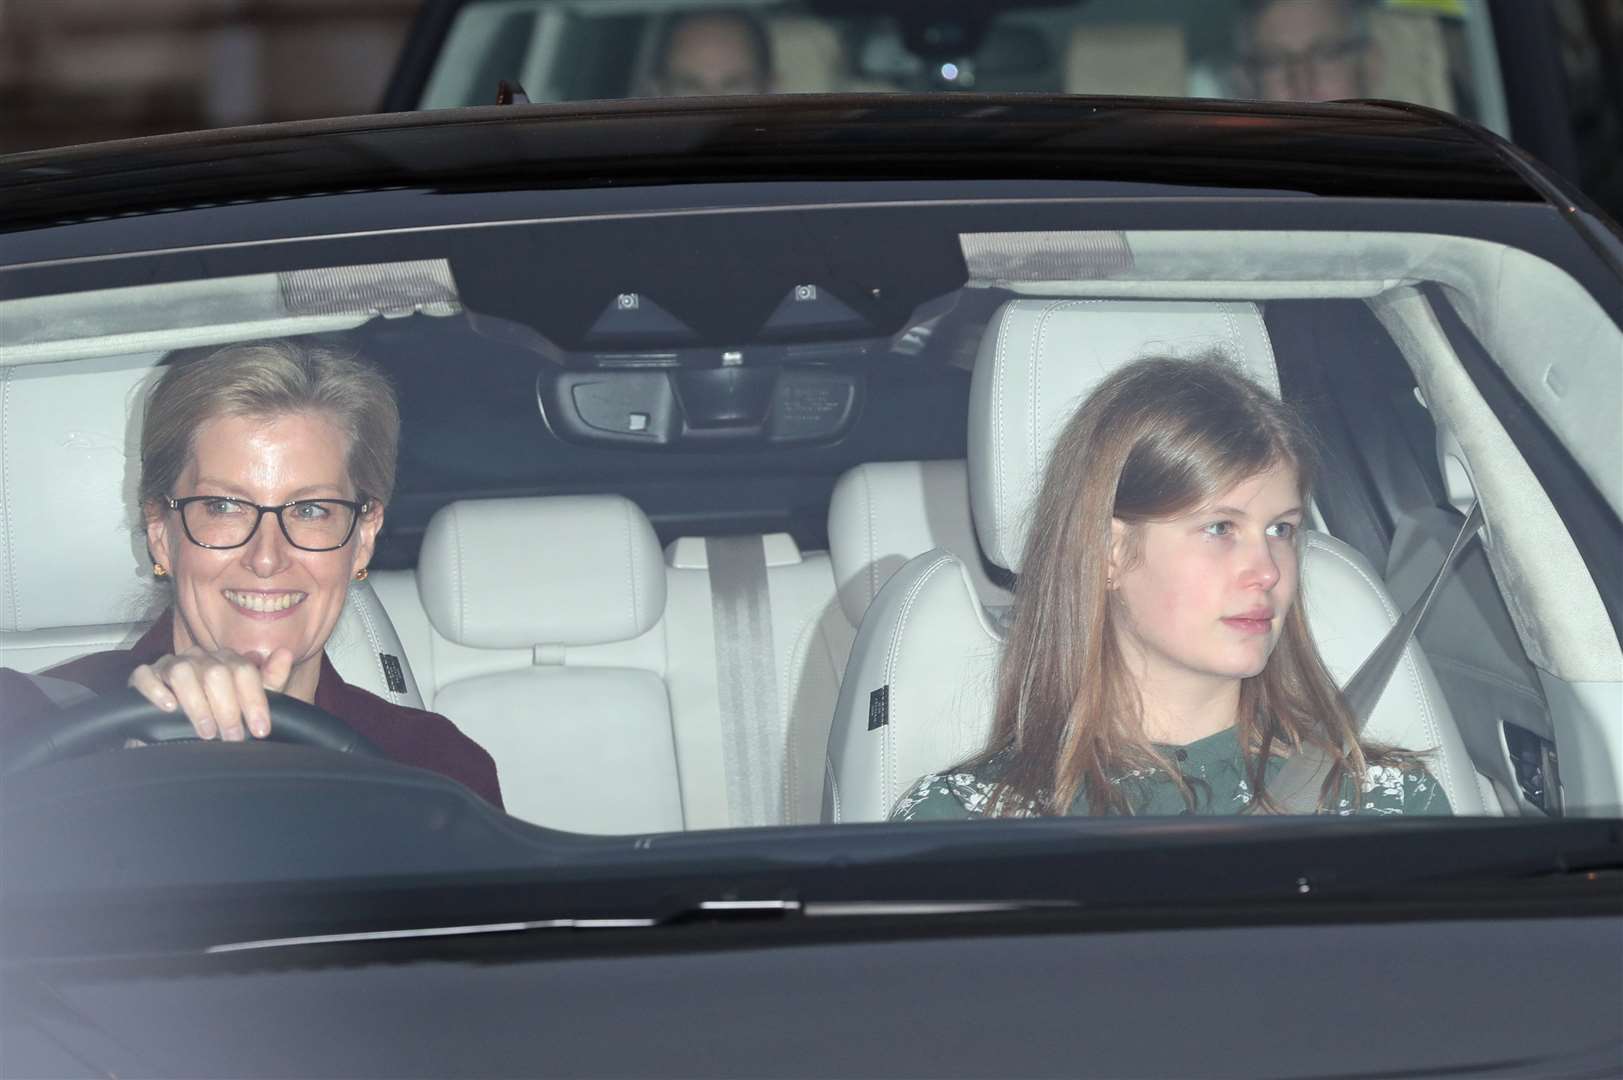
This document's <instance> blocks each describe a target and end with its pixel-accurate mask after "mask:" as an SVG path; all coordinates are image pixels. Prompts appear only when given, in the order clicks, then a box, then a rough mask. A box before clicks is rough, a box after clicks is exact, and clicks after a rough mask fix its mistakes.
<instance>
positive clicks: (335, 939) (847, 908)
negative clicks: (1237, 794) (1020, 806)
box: [203, 899, 1081, 954]
mask: <svg viewBox="0 0 1623 1080" xmlns="http://www.w3.org/2000/svg"><path fill="white" fill-rule="evenodd" d="M1079 907H1081V904H1079V903H1077V902H1076V901H1070V900H948V901H920V900H813V901H806V902H802V901H799V900H732V899H730V900H701V901H700V902H698V903H697V904H693V905H692V906H689V907H683V908H678V909H677V910H675V911H672V912H670V913H668V914H666V915H663V916H661V917H658V918H654V917H630V918H627V917H604V918H598V917H592V918H562V919H529V920H518V921H511V922H491V923H473V924H468V925H461V926H423V927H411V928H407V929H399V930H355V931H350V932H347V933H341V934H300V935H297V936H294V937H279V938H262V939H259V940H255V941H233V942H227V943H226V944H223V945H210V946H209V947H208V948H206V949H204V950H203V951H204V952H205V953H210V954H218V953H236V952H253V951H256V950H261V949H287V948H295V947H298V946H304V945H350V944H358V943H365V942H373V941H401V940H411V939H416V938H456V937H474V936H478V935H482V934H516V933H531V932H535V931H542V930H642V929H652V928H656V927H664V926H681V925H688V924H693V923H718V922H722V923H725V922H758V921H763V920H774V919H786V918H791V917H801V918H808V919H839V918H894V917H911V918H930V917H938V916H947V915H993V914H1001V913H1007V912H1017V911H1038V910H1067V909H1072V908H1079Z"/></svg>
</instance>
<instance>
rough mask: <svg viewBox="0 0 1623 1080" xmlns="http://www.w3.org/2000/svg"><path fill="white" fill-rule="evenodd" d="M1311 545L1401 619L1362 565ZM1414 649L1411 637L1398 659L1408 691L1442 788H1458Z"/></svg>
mask: <svg viewBox="0 0 1623 1080" xmlns="http://www.w3.org/2000/svg"><path fill="white" fill-rule="evenodd" d="M1308 544H1309V545H1311V546H1312V547H1314V548H1317V549H1318V550H1319V551H1322V552H1324V553H1326V554H1328V555H1333V556H1335V557H1336V558H1337V559H1340V560H1341V562H1342V563H1344V564H1345V565H1346V566H1347V567H1348V568H1349V569H1351V570H1352V571H1353V573H1355V574H1357V575H1358V576H1359V577H1360V578H1362V579H1363V580H1364V583H1365V584H1367V585H1368V586H1369V587H1370V589H1371V590H1372V591H1373V592H1374V594H1375V597H1376V599H1377V600H1379V601H1380V602H1381V609H1382V611H1384V612H1385V613H1386V616H1387V618H1389V619H1391V620H1393V622H1396V621H1397V620H1398V619H1399V618H1401V612H1399V611H1398V610H1397V608H1396V606H1395V605H1393V604H1392V602H1391V601H1390V600H1388V599H1387V596H1386V590H1385V589H1384V588H1382V587H1381V586H1380V585H1379V584H1378V583H1377V582H1376V581H1375V579H1374V578H1372V577H1370V576H1369V575H1368V574H1366V573H1364V569H1363V567H1361V566H1359V565H1358V564H1357V563H1355V562H1353V561H1352V560H1351V559H1350V558H1348V557H1347V556H1346V555H1345V554H1343V553H1342V552H1340V551H1337V550H1336V549H1335V548H1333V547H1330V546H1329V545H1328V544H1325V543H1324V542H1322V541H1320V540H1317V539H1316V538H1315V537H1312V536H1309V537H1308ZM1414 648H1415V644H1414V639H1413V638H1411V639H1410V640H1409V644H1408V645H1407V646H1406V647H1405V648H1404V650H1403V655H1402V656H1401V657H1400V658H1399V661H1398V662H1399V664H1400V665H1401V666H1402V667H1403V669H1404V672H1405V674H1406V675H1407V676H1408V680H1409V691H1410V693H1411V694H1413V696H1414V700H1415V704H1416V705H1417V706H1419V712H1420V718H1421V722H1422V727H1423V728H1424V729H1425V731H1426V734H1427V737H1428V740H1429V741H1430V742H1431V744H1432V745H1433V746H1435V747H1436V748H1437V749H1438V750H1439V753H1438V755H1437V761H1438V763H1439V765H1440V767H1441V770H1442V772H1443V774H1444V775H1443V776H1442V777H1441V780H1442V783H1443V790H1444V791H1445V792H1448V791H1457V790H1458V786H1457V785H1456V784H1455V783H1454V774H1453V771H1452V770H1451V769H1450V768H1449V764H1448V758H1447V756H1446V755H1444V754H1442V753H1441V752H1440V751H1441V750H1442V746H1443V732H1442V725H1441V724H1440V723H1439V722H1438V721H1437V718H1436V716H1435V715H1434V713H1433V711H1432V708H1431V703H1430V702H1429V701H1427V700H1426V692H1425V686H1424V684H1423V683H1422V682H1421V679H1420V668H1419V665H1418V664H1417V663H1416V662H1415V659H1414V652H1413V650H1414ZM1389 685H1390V684H1389ZM1383 693H1384V690H1383ZM1376 700H1377V702H1378V701H1379V700H1380V699H1379V698H1377V699H1376Z"/></svg>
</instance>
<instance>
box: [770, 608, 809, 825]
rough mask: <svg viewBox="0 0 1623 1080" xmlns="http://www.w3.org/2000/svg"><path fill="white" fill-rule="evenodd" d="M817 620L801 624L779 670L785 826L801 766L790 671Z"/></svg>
mask: <svg viewBox="0 0 1623 1080" xmlns="http://www.w3.org/2000/svg"><path fill="white" fill-rule="evenodd" d="M817 620H818V616H817V615H816V614H812V615H810V616H808V617H807V618H806V620H805V622H803V623H802V624H801V627H800V632H799V633H797V634H796V635H795V643H794V644H793V645H792V646H790V648H789V653H788V655H787V656H785V657H784V658H783V665H782V667H781V668H779V670H778V687H779V689H781V690H782V691H783V693H781V694H780V695H779V698H780V699H781V700H782V701H783V702H784V703H785V704H784V707H783V716H782V717H781V718H780V726H781V727H782V729H783V748H784V764H785V768H784V773H783V777H782V783H781V784H779V792H778V794H779V795H781V796H782V798H783V820H784V824H788V822H789V806H790V800H791V799H793V798H794V796H795V795H796V794H798V792H797V790H796V787H795V783H794V778H795V777H796V776H797V775H798V770H797V769H796V768H795V766H796V765H797V764H799V758H798V757H797V756H796V754H795V741H794V740H793V739H791V738H790V737H789V730H790V727H791V726H792V725H791V724H790V722H789V718H790V717H791V716H792V715H793V714H794V707H793V705H791V704H788V703H789V702H791V701H792V700H793V699H794V698H795V697H796V696H798V695H795V694H791V693H790V692H789V671H790V669H791V668H793V667H794V661H795V658H796V657H797V656H799V655H800V646H801V643H802V642H804V641H805V640H806V635H807V634H808V633H810V632H811V631H812V630H814V629H816V627H817Z"/></svg>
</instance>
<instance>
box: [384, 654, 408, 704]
mask: <svg viewBox="0 0 1623 1080" xmlns="http://www.w3.org/2000/svg"><path fill="white" fill-rule="evenodd" d="M378 660H379V661H380V662H382V664H383V681H384V682H385V683H387V684H388V686H389V690H390V692H392V693H396V694H404V693H405V692H406V673H405V671H403V670H402V669H401V667H400V657H398V656H390V655H389V654H388V653H386V652H380V653H378Z"/></svg>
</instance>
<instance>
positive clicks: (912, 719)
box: [824, 300, 1489, 821]
mask: <svg viewBox="0 0 1623 1080" xmlns="http://www.w3.org/2000/svg"><path fill="white" fill-rule="evenodd" d="M1212 350H1217V351H1220V352H1221V353H1223V354H1224V355H1226V356H1228V357H1229V358H1230V359H1231V360H1233V361H1234V362H1236V363H1239V364H1241V365H1243V366H1244V367H1245V368H1246V369H1247V370H1248V371H1249V372H1250V373H1251V374H1252V375H1253V377H1255V378H1256V379H1258V381H1260V382H1262V383H1263V384H1264V385H1265V386H1268V387H1269V388H1271V389H1273V390H1274V391H1275V392H1277V391H1278V376H1277V371H1276V368H1275V363H1274V357H1273V352H1272V347H1271V345H1270V342H1269V339H1268V335H1267V331H1266V328H1265V327H1264V325H1263V322H1262V318H1261V314H1260V312H1259V311H1258V310H1257V308H1256V306H1255V305H1254V304H1248V303H1206V302H1173V301H1128V300H1013V301H1010V302H1009V303H1007V304H1005V305H1004V306H1003V307H1002V308H1001V309H1000V310H999V312H998V314H997V316H996V317H995V318H994V320H993V322H992V323H991V325H990V326H989V328H988V331H987V333H986V335H985V337H984V338H983V340H982V344H981V349H980V352H979V355H978V357H977V360H976V366H975V372H974V378H973V382H972V387H971V394H970V414H969V415H970V419H969V424H970V430H969V486H970V500H971V507H972V513H973V518H974V523H975V528H976V533H977V535H978V537H979V540H980V546H981V550H982V551H984V552H985V554H986V556H987V558H988V559H989V560H990V561H991V562H993V563H994V564H996V565H999V566H1002V567H1004V568H1006V569H1008V570H1010V571H1012V572H1015V573H1018V571H1019V559H1020V553H1021V549H1022V547H1023V544H1024V540H1025V530H1026V521H1027V514H1028V511H1029V508H1030V504H1031V500H1032V498H1033V496H1034V495H1035V493H1036V490H1037V487H1038V485H1039V484H1040V481H1041V474H1042V470H1043V468H1044V466H1045V465H1046V461H1047V457H1048V454H1049V451H1050V449H1051V447H1052V445H1053V442H1054V439H1055V438H1056V436H1057V434H1058V430H1059V428H1060V427H1061V426H1062V425H1063V423H1064V422H1065V420H1066V419H1067V418H1068V417H1069V416H1070V415H1071V413H1072V412H1073V411H1074V409H1075V408H1076V407H1077V405H1078V404H1080V402H1081V401H1082V400H1083V399H1084V398H1086V396H1087V394H1088V393H1089V392H1090V391H1091V390H1092V388H1093V387H1094V386H1095V385H1097V384H1098V382H1099V381H1100V380H1101V379H1103V378H1104V377H1105V376H1106V375H1108V374H1109V373H1110V372H1112V371H1114V370H1115V369H1117V368H1118V367H1120V366H1122V365H1123V364H1126V363H1128V362H1130V361H1132V360H1134V359H1137V358H1139V357H1141V356H1146V355H1154V354H1162V355H1167V354H1170V355H1182V356H1194V355H1199V354H1203V353H1206V352H1209V351H1212ZM1305 545H1306V546H1305V550H1304V554H1303V570H1302V573H1303V585H1302V590H1303V596H1304V601H1305V604H1306V614H1307V617H1308V622H1309V625H1310V627H1311V629H1312V631H1313V635H1314V639H1315V641H1316V642H1317V644H1318V647H1319V650H1320V652H1321V654H1322V655H1323V657H1324V659H1325V662H1326V664H1327V666H1328V667H1329V669H1330V671H1331V672H1332V674H1333V675H1334V676H1335V677H1336V678H1337V679H1338V680H1340V681H1345V679H1346V678H1347V677H1348V676H1350V675H1351V674H1352V672H1353V671H1354V670H1355V669H1356V668H1357V666H1358V664H1359V663H1361V662H1362V661H1363V659H1364V657H1365V656H1366V655H1367V654H1368V653H1369V651H1370V650H1371V649H1373V647H1374V646H1375V644H1376V643H1377V642H1378V641H1379V640H1380V639H1381V637H1382V636H1383V635H1384V634H1385V633H1386V631H1387V629H1388V628H1389V627H1390V626H1391V625H1392V624H1393V623H1394V622H1395V621H1396V619H1397V617H1398V612H1397V609H1396V608H1395V606H1394V605H1393V604H1392V602H1391V600H1390V599H1389V598H1388V597H1387V595H1386V592H1385V590H1384V588H1383V586H1382V585H1381V584H1380V579H1379V577H1378V576H1377V575H1375V574H1374V573H1373V572H1372V571H1371V570H1370V569H1369V567H1368V566H1366V565H1365V564H1364V562H1363V560H1362V558H1361V557H1360V556H1359V555H1357V553H1356V552H1354V551H1353V550H1352V549H1350V548H1349V547H1348V546H1347V545H1345V544H1342V543H1340V542H1339V541H1336V540H1334V539H1333V538H1331V537H1328V536H1323V535H1320V534H1309V535H1308V537H1307V538H1306V540H1305ZM1001 647H1002V632H1001V628H1000V626H999V625H998V621H997V620H996V619H995V618H994V617H993V616H992V615H991V614H990V613H989V612H988V611H987V609H986V608H985V607H984V605H983V604H982V602H981V597H980V595H979V591H978V588H977V586H976V583H975V581H974V579H973V576H972V575H971V573H970V572H969V570H968V568H967V567H966V566H965V565H964V560H963V559H962V558H961V557H960V556H959V555H958V554H955V553H954V552H951V551H948V550H944V549H937V550H934V551H930V552H927V553H926V554H924V555H921V556H919V557H918V558H915V559H913V560H911V561H909V562H908V563H907V564H906V565H904V566H903V567H902V569H901V570H899V571H898V572H897V573H896V574H895V575H894V576H893V577H891V578H890V579H889V581H888V582H886V583H885V585H884V586H883V587H882V588H881V589H880V591H879V595H878V596H877V597H876V598H875V599H874V601H873V603H872V604H871V605H870V606H869V608H868V611H867V613H866V615H865V617H864V618H863V621H862V626H861V628H860V630H859V632H858V635H857V639H856V642H855V644H854V645H853V647H852V650H851V658H850V662H849V663H848V665H847V668H846V672H845V677H844V680H843V683H842V685H841V690H840V698H839V704H838V706H837V709H836V713H835V718H834V725H833V729H832V731H831V733H830V739H829V762H828V773H829V776H828V784H827V788H826V791H825V803H824V817H825V820H832V821H873V820H880V819H883V818H884V817H885V816H886V815H887V814H888V813H889V811H890V809H891V807H892V806H893V805H894V803H895V801H896V799H897V798H898V797H899V796H900V794H901V793H902V791H903V790H904V789H905V788H906V787H907V786H908V785H909V784H911V783H912V782H913V781H914V780H916V779H917V778H918V777H919V776H921V775H923V774H925V773H930V772H937V771H940V770H942V769H945V768H948V767H950V766H952V765H953V764H955V763H957V762H959V761H962V760H964V759H965V758H967V757H969V756H970V755H972V754H974V753H976V752H978V751H979V750H981V749H982V748H984V746H985V745H986V740H987V738H988V736H989V734H990V728H991V719H992V709H993V700H994V696H995V676H996V667H997V659H998V655H999V651H1000V649H1001ZM1367 734H1368V736H1369V738H1371V739H1373V740H1377V741H1381V742H1387V743H1390V744H1394V745H1399V746H1404V747H1407V748H1411V749H1416V750H1430V751H1433V756H1432V757H1431V758H1430V759H1429V762H1428V764H1429V765H1430V767H1431V769H1432V771H1433V772H1434V773H1435V774H1436V775H1437V777H1438V780H1439V781H1440V782H1441V783H1442V785H1443V787H1444V790H1445V791H1446V792H1447V794H1448V796H1449V799H1450V801H1451V803H1452V804H1453V806H1454V809H1455V811H1456V812H1457V813H1462V814H1480V813H1485V812H1488V808H1489V802H1488V800H1487V799H1485V797H1484V788H1483V785H1482V783H1481V781H1480V778H1479V777H1478V776H1477V775H1476V773H1475V770H1474V769H1473V767H1472V765H1471V761H1470V758H1469V756H1468V755H1467V753H1466V751H1465V748H1464V745H1463V744H1462V743H1461V741H1460V737H1459V733H1458V731H1457V730H1456V728H1455V725H1454V721H1453V718H1452V716H1451V715H1450V713H1449V711H1448V707H1447V705H1446V703H1445V702H1444V700H1443V697H1442V694H1441V693H1440V692H1439V690H1438V688H1437V683H1436V680H1435V678H1434V677H1433V675H1432V672H1431V669H1430V667H1429V665H1427V663H1426V660H1425V657H1424V655H1423V654H1422V653H1421V650H1420V649H1419V647H1418V645H1415V644H1412V643H1411V645H1410V647H1409V649H1408V650H1407V651H1406V653H1405V655H1404V658H1403V661H1402V662H1401V664H1400V665H1399V668H1398V670H1397V672H1396V674H1394V676H1393V678H1392V681H1391V682H1390V683H1389V685H1388V687H1387V690H1386V693H1385V694H1384V695H1383V696H1382V698H1381V701H1380V703H1379V704H1378V706H1377V707H1376V710H1375V712H1374V714H1373V716H1372V717H1371V719H1370V721H1369V724H1368V728H1367Z"/></svg>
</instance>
